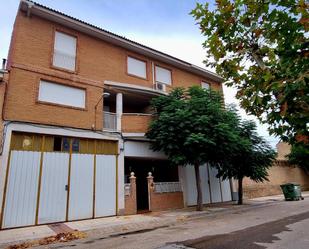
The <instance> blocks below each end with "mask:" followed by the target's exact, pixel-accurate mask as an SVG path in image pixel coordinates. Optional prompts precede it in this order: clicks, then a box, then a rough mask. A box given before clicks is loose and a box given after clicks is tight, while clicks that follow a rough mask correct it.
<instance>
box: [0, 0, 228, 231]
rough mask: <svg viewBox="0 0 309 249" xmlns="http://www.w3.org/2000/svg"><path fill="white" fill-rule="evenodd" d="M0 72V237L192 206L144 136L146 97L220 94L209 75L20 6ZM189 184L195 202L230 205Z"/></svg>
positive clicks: (208, 184) (185, 184)
mask: <svg viewBox="0 0 309 249" xmlns="http://www.w3.org/2000/svg"><path fill="white" fill-rule="evenodd" d="M6 68H7V71H8V74H7V73H6V75H7V76H9V77H8V79H7V77H6V80H2V82H1V83H0V93H1V97H2V96H3V98H1V101H2V102H3V111H2V119H3V120H2V122H3V126H2V127H3V129H1V130H3V132H2V133H1V135H2V146H1V158H0V159H1V167H0V183H1V186H0V201H1V205H0V207H1V209H0V212H1V216H0V218H1V219H0V222H1V223H0V226H1V228H2V229H3V228H11V227H22V226H29V225H36V224H46V223H53V222H61V221H70V220H80V219H89V218H96V217H105V216H113V215H124V214H134V213H136V212H137V210H151V211H153V210H162V209H168V208H180V207H183V206H187V205H194V204H195V203H196V190H195V179H194V170H193V168H192V167H184V168H183V167H179V168H177V167H171V166H170V165H169V162H168V160H167V159H166V157H165V155H164V154H163V153H158V152H153V151H151V150H150V149H149V141H148V140H147V139H146V138H145V132H146V131H147V128H148V124H149V122H150V121H151V119H152V115H151V113H152V110H151V108H150V101H151V99H152V98H154V97H156V96H159V95H161V94H168V92H169V91H170V90H171V89H172V88H173V87H179V86H181V87H188V86H192V85H201V86H203V87H211V88H212V89H215V90H218V91H222V84H221V83H222V79H221V78H220V77H218V76H217V75H216V74H213V73H211V72H209V71H207V70H204V69H202V68H199V67H197V66H194V65H192V64H190V63H187V62H185V61H182V60H179V59H177V58H174V57H172V56H169V55H167V54H164V53H162V52H159V51H156V50H154V49H151V48H149V47H146V46H144V45H142V44H138V43H136V42H133V41H131V40H128V39H126V38H124V37H121V36H118V35H116V34H113V33H111V32H108V31H106V30H103V29H101V28H98V27H96V26H93V25H90V24H87V23H85V22H83V21H81V20H78V19H76V18H73V17H70V16H67V15H65V14H63V13H60V12H58V11H55V10H52V9H50V8H47V7H44V6H42V5H40V4H37V3H33V2H31V1H27V0H22V1H21V2H20V6H19V9H18V13H17V16H16V20H15V24H14V29H13V33H12V40H11V45H10V49H9V55H8V61H7V67H6ZM1 104H2V103H1ZM1 107H2V105H1ZM132 172H134V173H135V176H134V175H133V173H132ZM148 172H151V173H152V175H150V174H148ZM131 173H132V175H131ZM201 173H202V179H203V195H204V203H210V202H221V201H229V200H231V187H230V183H229V181H221V180H219V179H218V178H216V177H215V175H216V171H215V170H214V169H211V168H209V167H201ZM208 176H209V177H208ZM135 177H136V178H135ZM147 177H148V178H147Z"/></svg>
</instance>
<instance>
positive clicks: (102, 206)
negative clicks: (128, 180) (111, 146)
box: [95, 155, 116, 217]
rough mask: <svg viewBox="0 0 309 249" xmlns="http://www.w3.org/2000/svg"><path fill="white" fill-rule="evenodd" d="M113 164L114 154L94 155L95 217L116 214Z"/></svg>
mask: <svg viewBox="0 0 309 249" xmlns="http://www.w3.org/2000/svg"><path fill="white" fill-rule="evenodd" d="M115 165H116V156H114V155H97V156H96V182H95V196H96V198H95V217H103V216H111V215H116V167H115ZM106 190H108V191H106Z"/></svg>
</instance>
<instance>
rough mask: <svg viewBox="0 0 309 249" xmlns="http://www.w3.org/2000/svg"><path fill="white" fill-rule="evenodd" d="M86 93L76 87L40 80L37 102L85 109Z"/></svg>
mask: <svg viewBox="0 0 309 249" xmlns="http://www.w3.org/2000/svg"><path fill="white" fill-rule="evenodd" d="M85 96H86V92H85V90H83V89H79V88H76V87H70V86H64V85H60V84H57V83H52V82H47V81H43V80H41V82H40V89H39V100H40V101H44V102H49V103H55V104H61V105H66V106H73V107H79V108H85Z"/></svg>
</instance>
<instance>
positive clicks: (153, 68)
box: [151, 61, 156, 89]
mask: <svg viewBox="0 0 309 249" xmlns="http://www.w3.org/2000/svg"><path fill="white" fill-rule="evenodd" d="M151 70H152V87H153V89H156V82H155V71H154V70H155V67H154V63H153V61H152V62H151Z"/></svg>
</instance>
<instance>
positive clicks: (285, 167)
mask: <svg viewBox="0 0 309 249" xmlns="http://www.w3.org/2000/svg"><path fill="white" fill-rule="evenodd" d="M268 174H269V176H268V179H269V181H265V182H263V183H256V182H254V181H252V180H250V179H249V178H246V179H244V183H243V190H244V197H245V198H249V199H250V198H255V197H261V196H268V195H277V194H282V191H281V188H280V185H281V184H284V183H288V182H295V183H298V184H300V186H301V188H302V190H309V175H308V174H307V173H306V172H305V171H304V170H302V169H300V168H299V167H296V166H293V165H290V164H289V163H288V162H287V161H276V162H275V163H274V166H272V167H271V168H270V169H269V171H268Z"/></svg>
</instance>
